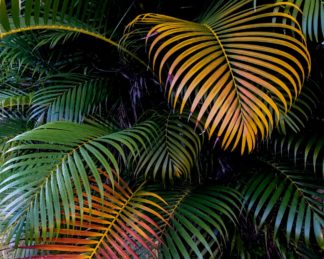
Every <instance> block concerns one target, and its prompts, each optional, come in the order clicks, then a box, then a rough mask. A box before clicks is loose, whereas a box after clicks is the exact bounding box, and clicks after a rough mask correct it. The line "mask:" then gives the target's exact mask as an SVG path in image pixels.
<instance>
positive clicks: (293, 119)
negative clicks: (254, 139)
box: [277, 80, 323, 135]
mask: <svg viewBox="0 0 324 259" xmlns="http://www.w3.org/2000/svg"><path fill="white" fill-rule="evenodd" d="M321 96H323V90H322V89H321V87H320V86H319V85H318V84H317V83H316V82H314V81H311V80H308V81H307V82H305V84H304V86H303V90H302V92H301V94H300V95H299V97H298V99H297V100H296V101H295V102H294V104H293V105H292V107H291V109H290V110H289V111H288V112H285V110H284V107H283V106H282V105H279V109H280V113H281V115H280V120H279V123H278V125H277V130H278V131H279V133H280V134H283V135H286V134H287V133H288V132H291V131H293V132H294V133H298V132H300V131H301V130H302V129H304V128H305V127H306V122H307V121H309V119H311V118H312V116H313V115H314V112H315V111H316V108H317V107H318V106H319V104H320V102H321Z"/></svg>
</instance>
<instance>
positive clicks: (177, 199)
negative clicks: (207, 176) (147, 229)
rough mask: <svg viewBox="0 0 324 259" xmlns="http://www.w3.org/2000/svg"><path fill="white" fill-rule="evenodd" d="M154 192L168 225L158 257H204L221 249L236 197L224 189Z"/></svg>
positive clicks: (235, 212)
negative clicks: (159, 200)
mask: <svg viewBox="0 0 324 259" xmlns="http://www.w3.org/2000/svg"><path fill="white" fill-rule="evenodd" d="M149 190H151V191H153V192H155V193H158V194H159V195H161V197H163V199H164V200H165V201H166V202H167V203H168V206H167V207H166V206H164V207H165V208H166V209H167V210H168V212H169V214H168V215H165V219H166V220H167V221H168V222H169V225H165V226H164V228H162V229H161V232H160V236H161V239H162V240H163V243H162V245H161V247H160V252H159V257H160V258H207V257H209V256H211V257H214V256H215V255H216V254H218V255H219V253H220V252H221V250H222V246H223V245H224V243H225V242H226V240H227V238H228V226H229V225H230V224H236V223H237V217H238V216H239V214H240V207H241V198H240V195H239V194H238V193H237V192H236V191H235V190H234V189H231V188H228V187H224V186H217V185H216V186H200V187H196V188H193V187H188V186H187V187H176V188H174V189H172V190H169V189H168V190H165V191H161V190H159V189H158V188H157V187H156V186H154V187H151V188H150V189H149Z"/></svg>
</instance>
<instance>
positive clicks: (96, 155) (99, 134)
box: [0, 122, 154, 239]
mask: <svg viewBox="0 0 324 259" xmlns="http://www.w3.org/2000/svg"><path fill="white" fill-rule="evenodd" d="M138 127H139V128H137V127H134V128H132V129H125V130H122V131H116V129H114V128H112V126H110V125H105V126H103V125H99V124H98V123H95V122H92V123H88V124H74V123H69V122H53V123H48V124H45V125H43V126H40V127H38V128H35V129H33V130H31V131H28V132H25V133H23V134H21V135H18V136H17V137H15V138H13V139H12V140H11V141H10V142H9V143H12V142H14V143H16V145H15V146H14V147H12V148H10V149H9V150H8V151H7V154H8V158H7V159H6V161H5V163H4V164H3V165H2V167H1V171H0V176H1V178H2V179H5V180H4V181H2V182H1V184H0V197H1V198H2V199H1V201H0V207H1V206H2V209H1V211H0V214H1V215H3V216H4V224H3V227H4V229H2V230H0V231H8V232H9V234H8V238H11V236H12V235H13V234H14V233H16V234H17V233H19V234H21V233H22V231H23V230H28V229H29V227H30V226H31V225H33V224H36V222H34V221H33V219H34V218H37V217H38V213H39V211H38V208H44V209H43V210H42V211H41V218H43V219H44V218H47V220H46V221H44V222H46V226H47V228H48V229H49V230H50V232H51V233H52V234H53V231H54V228H58V229H59V228H60V225H61V222H62V217H63V218H64V219H65V221H66V222H67V224H69V222H70V216H71V215H74V214H75V213H76V205H75V201H74V194H73V190H74V188H75V189H76V195H77V197H78V203H79V204H80V206H81V207H82V206H83V203H84V198H83V195H84V194H85V197H86V199H87V202H88V204H89V205H88V206H89V207H90V208H91V183H90V182H89V180H88V176H92V177H94V179H95V180H96V185H97V187H98V190H99V192H100V194H101V197H102V198H103V197H104V187H103V182H102V179H101V177H100V175H99V173H98V171H97V168H98V167H102V168H104V170H105V171H106V172H107V173H108V175H109V177H110V181H111V182H112V184H113V183H114V180H115V176H114V174H113V172H112V170H111V168H113V170H114V171H116V173H117V175H118V174H119V163H118V160H117V159H118V158H119V157H120V159H121V160H122V161H123V160H124V161H125V160H126V154H125V151H124V149H123V148H125V149H128V150H129V151H130V152H132V153H133V154H134V155H136V152H138V151H139V150H140V149H141V147H142V146H143V144H144V143H146V142H148V141H149V139H150V138H152V136H150V134H154V133H150V132H142V130H141V126H140V125H139V126H138ZM147 138H148V139H147ZM61 203H62V205H63V210H61V206H60V204H61ZM81 211H82V209H81ZM61 213H62V215H61ZM74 221H75V217H72V222H74ZM34 227H35V228H34V229H37V225H34ZM19 234H17V235H18V236H19ZM29 234H30V235H31V236H35V235H36V236H37V231H36V232H34V233H26V235H27V236H28V235H29ZM18 239H19V238H18Z"/></svg>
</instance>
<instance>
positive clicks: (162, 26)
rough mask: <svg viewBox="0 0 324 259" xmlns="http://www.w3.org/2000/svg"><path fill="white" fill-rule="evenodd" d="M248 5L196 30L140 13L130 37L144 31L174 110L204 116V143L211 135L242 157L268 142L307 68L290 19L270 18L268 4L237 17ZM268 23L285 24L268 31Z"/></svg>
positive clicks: (219, 13) (220, 12)
mask: <svg viewBox="0 0 324 259" xmlns="http://www.w3.org/2000/svg"><path fill="white" fill-rule="evenodd" d="M249 2H251V1H248V0H247V1H230V2H228V3H227V4H224V5H223V6H222V7H221V8H219V9H216V10H214V9H212V10H210V11H209V12H208V13H207V14H206V16H205V17H204V18H203V19H202V20H201V21H199V23H193V22H191V21H184V20H180V19H175V18H173V17H168V16H165V15H159V14H145V15H142V16H138V17H137V18H136V19H135V20H134V21H133V23H132V24H131V26H132V27H133V26H138V27H139V28H138V29H136V28H135V29H133V31H130V32H129V34H130V35H132V34H135V35H137V34H139V35H141V34H143V30H144V31H145V25H146V26H149V29H147V31H148V32H147V34H146V36H145V45H146V48H147V52H148V57H149V60H150V62H151V66H152V70H153V71H154V72H155V73H156V76H157V78H158V79H159V81H160V83H161V84H162V85H164V87H165V90H166V91H167V93H168V100H169V101H170V102H171V103H172V106H173V107H176V106H177V103H178V100H180V112H182V111H183V109H184V108H185V107H186V104H187V103H188V106H190V111H191V112H194V111H197V112H198V117H197V120H198V121H199V120H200V119H201V118H202V117H203V116H205V117H206V120H205V123H204V128H205V129H209V128H210V131H209V138H210V137H211V136H212V135H213V134H214V133H215V135H217V136H218V137H220V138H221V143H222V147H224V148H225V149H227V148H231V149H234V148H236V147H237V146H238V145H239V144H240V146H241V148H240V149H241V152H242V153H243V152H245V151H246V150H248V151H251V150H252V149H254V147H255V145H256V138H257V136H261V137H262V138H265V137H268V136H269V135H270V133H271V131H272V129H273V127H274V125H275V124H276V121H277V120H278V119H279V117H280V112H279V107H278V106H279V105H282V106H283V107H284V111H285V112H287V110H288V108H289V107H290V106H291V104H292V101H293V100H294V99H295V98H296V97H297V96H298V94H299V93H300V91H301V88H302V85H303V82H304V80H305V77H306V76H307V75H308V71H309V69H310V56H309V53H308V51H307V48H306V44H305V39H304V36H303V35H302V33H301V31H300V30H299V28H298V26H296V25H295V26H294V25H293V24H291V22H295V19H294V18H293V17H291V16H290V17H286V16H285V14H283V13H281V12H273V11H272V8H273V7H274V6H273V5H265V6H262V7H259V8H257V9H253V8H252V7H250V8H246V9H243V11H239V10H240V8H242V7H243V6H244V5H246V4H248V3H249ZM277 5H287V6H290V4H289V3H278V4H277ZM267 17H272V18H275V17H276V18H278V19H283V18H285V19H289V20H290V21H289V23H285V24H282V23H275V24H273V23H271V22H267V20H266V18H267ZM143 26H144V29H143V28H142V27H143ZM132 27H130V30H131V29H132ZM273 28H276V29H278V30H279V32H277V31H275V32H273ZM282 30H285V34H284V35H283V34H282V33H280V31H282ZM127 36H128V35H127V34H126V36H125V37H126V38H127ZM270 38H271V39H270ZM251 48H252V49H253V51H251ZM283 50H286V51H283ZM287 52H288V53H287ZM179 53H181V54H180V55H179ZM269 56H271V59H268V57H269ZM305 66H306V67H307V68H306V69H305ZM192 95H194V96H193V98H192V100H191V101H189V100H190V97H191V96H192ZM224 107H225V108H224ZM272 110H273V111H274V112H275V116H273V114H272V113H271V111H272ZM226 111H228V112H226Z"/></svg>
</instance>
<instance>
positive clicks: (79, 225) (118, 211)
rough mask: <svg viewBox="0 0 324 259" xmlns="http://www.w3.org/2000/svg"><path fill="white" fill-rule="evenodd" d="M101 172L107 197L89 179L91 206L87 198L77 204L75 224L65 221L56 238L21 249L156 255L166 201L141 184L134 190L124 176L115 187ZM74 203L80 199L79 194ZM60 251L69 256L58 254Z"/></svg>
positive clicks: (76, 255)
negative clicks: (80, 204)
mask: <svg viewBox="0 0 324 259" xmlns="http://www.w3.org/2000/svg"><path fill="white" fill-rule="evenodd" d="M99 172H100V174H101V175H102V176H103V177H105V181H104V182H105V184H104V185H103V188H104V190H105V192H104V200H102V199H101V195H100V190H99V189H98V187H96V186H95V183H96V180H95V179H93V178H89V181H90V182H91V189H92V195H91V204H92V207H91V209H90V208H89V206H88V205H89V204H88V201H85V202H84V204H83V207H80V206H78V204H76V206H75V211H76V215H75V216H74V217H75V224H74V225H71V223H70V224H69V225H67V224H66V222H65V221H62V227H61V228H60V229H57V230H56V231H55V234H56V235H55V238H53V239H47V240H45V241H41V242H40V244H35V245H30V246H24V247H21V248H23V249H33V250H38V251H47V253H52V252H53V253H55V256H56V258H61V257H60V256H64V258H138V257H139V256H140V255H141V254H143V249H144V250H146V251H147V253H148V254H149V255H150V256H151V257H156V254H155V252H154V251H155V250H156V249H157V247H158V246H159V244H160V243H161V242H162V241H161V239H160V235H159V233H160V231H161V227H160V225H159V224H163V225H164V224H165V223H166V221H165V220H164V217H163V216H162V215H165V214H167V213H168V212H167V211H166V210H165V209H163V208H162V207H161V206H160V205H159V204H161V202H162V203H164V204H165V203H166V202H165V201H164V200H163V198H161V197H160V196H159V195H157V194H155V193H152V192H147V191H144V190H142V186H140V187H139V188H138V189H137V190H136V191H132V190H131V189H130V187H129V186H128V184H127V183H126V182H125V181H124V180H123V179H121V178H119V181H118V183H116V182H115V183H114V190H113V189H112V185H111V183H110V181H109V175H108V174H107V173H106V172H103V171H101V170H99ZM75 202H76V203H77V202H78V199H77V198H76V197H75ZM81 210H82V211H81ZM81 213H82V220H81ZM157 219H158V221H157ZM161 222H162V223H161ZM40 231H42V230H40ZM139 248H141V249H139ZM57 251H59V252H63V253H68V255H67V257H65V254H56V253H57ZM53 257H54V254H53ZM53 257H52V258H53ZM44 258H46V257H44ZM49 258H50V257H49ZM54 258H55V257H54ZM62 258H63V257H62Z"/></svg>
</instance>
